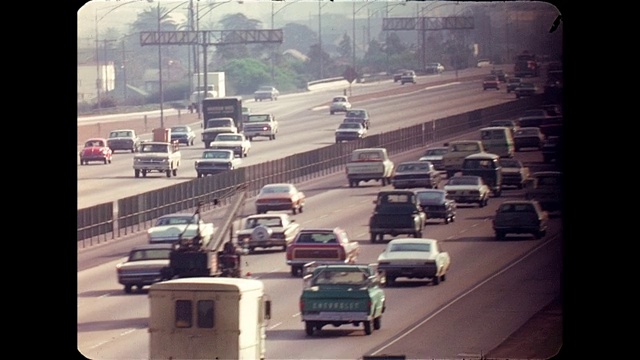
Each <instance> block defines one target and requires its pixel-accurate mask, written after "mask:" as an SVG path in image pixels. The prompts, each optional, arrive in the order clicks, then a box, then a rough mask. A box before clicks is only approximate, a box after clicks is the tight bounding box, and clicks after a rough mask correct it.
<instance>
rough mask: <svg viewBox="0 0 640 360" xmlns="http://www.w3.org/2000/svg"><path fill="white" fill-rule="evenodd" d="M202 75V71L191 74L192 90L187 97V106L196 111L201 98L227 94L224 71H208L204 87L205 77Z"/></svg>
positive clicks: (198, 108) (198, 109)
mask: <svg viewBox="0 0 640 360" xmlns="http://www.w3.org/2000/svg"><path fill="white" fill-rule="evenodd" d="M203 75H204V74H203V73H198V74H193V79H192V86H193V91H192V92H191V96H190V97H189V107H190V108H191V109H195V110H196V111H198V112H199V111H200V104H201V103H202V100H203V99H210V98H220V97H225V96H227V95H226V93H227V92H226V85H225V73H224V72H208V73H207V86H206V89H205V86H204V80H205V77H204V76H203Z"/></svg>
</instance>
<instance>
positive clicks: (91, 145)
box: [80, 138, 113, 165]
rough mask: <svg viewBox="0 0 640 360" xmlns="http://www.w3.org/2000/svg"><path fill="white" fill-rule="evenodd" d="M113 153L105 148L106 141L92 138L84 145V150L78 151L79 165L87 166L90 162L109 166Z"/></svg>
mask: <svg viewBox="0 0 640 360" xmlns="http://www.w3.org/2000/svg"><path fill="white" fill-rule="evenodd" d="M112 155H113V151H111V149H110V148H109V147H108V146H107V139H104V138H92V139H89V140H87V141H85V143H84V149H82V150H81V151H80V165H84V164H89V162H90V161H101V162H103V163H105V164H111V156H112Z"/></svg>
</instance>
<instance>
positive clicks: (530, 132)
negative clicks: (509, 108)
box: [516, 129, 538, 136]
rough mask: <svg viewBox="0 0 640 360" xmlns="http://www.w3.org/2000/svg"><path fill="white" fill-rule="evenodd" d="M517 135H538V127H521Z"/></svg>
mask: <svg viewBox="0 0 640 360" xmlns="http://www.w3.org/2000/svg"><path fill="white" fill-rule="evenodd" d="M516 135H518V136H520V135H538V129H520V130H518V131H516Z"/></svg>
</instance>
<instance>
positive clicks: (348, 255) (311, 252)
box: [287, 227, 360, 276]
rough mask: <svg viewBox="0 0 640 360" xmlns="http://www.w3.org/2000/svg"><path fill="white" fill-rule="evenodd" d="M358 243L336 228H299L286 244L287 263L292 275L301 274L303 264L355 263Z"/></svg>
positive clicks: (358, 249)
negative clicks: (291, 239)
mask: <svg viewBox="0 0 640 360" xmlns="http://www.w3.org/2000/svg"><path fill="white" fill-rule="evenodd" d="M359 254H360V244H359V243H358V242H356V241H351V240H350V239H349V235H347V232H346V231H345V230H344V229H342V228H339V227H336V228H333V229H331V228H313V229H301V230H300V232H299V233H298V235H297V236H296V237H295V239H293V242H292V243H291V244H289V245H288V246H287V265H289V266H291V275H292V276H302V268H303V266H304V265H305V264H307V263H310V262H312V261H315V262H316V263H320V264H355V262H356V260H357V258H358V255H359Z"/></svg>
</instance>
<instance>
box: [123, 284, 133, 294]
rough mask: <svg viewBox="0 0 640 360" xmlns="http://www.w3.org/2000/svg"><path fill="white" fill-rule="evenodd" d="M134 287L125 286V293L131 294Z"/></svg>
mask: <svg viewBox="0 0 640 360" xmlns="http://www.w3.org/2000/svg"><path fill="white" fill-rule="evenodd" d="M132 287H133V286H132V285H125V286H124V292H125V293H127V294H131V288H132Z"/></svg>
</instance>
